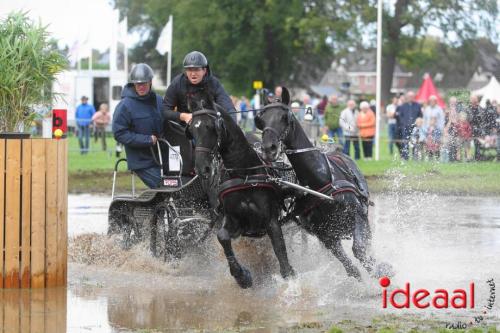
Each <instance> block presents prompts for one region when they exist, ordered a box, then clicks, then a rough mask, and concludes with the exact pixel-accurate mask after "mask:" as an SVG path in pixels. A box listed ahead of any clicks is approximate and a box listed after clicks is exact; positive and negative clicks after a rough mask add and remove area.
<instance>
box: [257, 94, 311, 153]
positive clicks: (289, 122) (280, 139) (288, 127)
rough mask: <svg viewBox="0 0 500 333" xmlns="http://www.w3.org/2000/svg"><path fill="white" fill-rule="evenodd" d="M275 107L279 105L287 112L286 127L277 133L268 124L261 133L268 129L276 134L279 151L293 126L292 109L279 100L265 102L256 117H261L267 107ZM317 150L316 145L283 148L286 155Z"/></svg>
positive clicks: (281, 149)
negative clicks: (269, 102)
mask: <svg viewBox="0 0 500 333" xmlns="http://www.w3.org/2000/svg"><path fill="white" fill-rule="evenodd" d="M276 107H279V108H281V109H282V110H285V111H286V112H287V124H286V129H285V130H284V131H283V132H282V133H281V134H280V133H278V131H277V130H275V129H274V128H272V127H269V126H268V127H264V128H263V129H262V135H264V133H265V132H266V131H270V132H272V133H274V135H276V137H277V138H278V143H279V151H280V152H281V151H283V146H285V144H284V143H283V141H284V140H285V138H286V137H287V136H288V135H289V134H290V130H291V127H292V126H293V119H292V117H293V114H292V111H291V110H290V108H289V107H288V105H286V104H284V103H281V102H275V103H271V104H267V105H266V106H264V108H263V109H262V111H260V112H259V113H258V115H257V117H261V116H262V115H263V114H264V112H266V111H267V110H269V109H272V108H276ZM285 148H286V146H285ZM317 150H319V149H318V148H316V147H311V148H302V149H285V150H284V153H285V154H287V155H289V154H299V153H305V152H309V151H317Z"/></svg>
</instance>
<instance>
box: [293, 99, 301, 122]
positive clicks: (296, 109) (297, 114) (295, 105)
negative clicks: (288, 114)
mask: <svg viewBox="0 0 500 333" xmlns="http://www.w3.org/2000/svg"><path fill="white" fill-rule="evenodd" d="M290 106H291V108H292V113H293V115H294V116H295V118H297V120H298V121H299V122H302V121H303V120H304V108H303V107H301V106H300V103H299V102H293V103H292V104H291V105H290Z"/></svg>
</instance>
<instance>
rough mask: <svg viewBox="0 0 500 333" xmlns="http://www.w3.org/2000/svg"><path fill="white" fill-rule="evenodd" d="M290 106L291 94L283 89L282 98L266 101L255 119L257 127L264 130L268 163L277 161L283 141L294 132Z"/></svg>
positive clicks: (263, 136) (264, 150)
mask: <svg viewBox="0 0 500 333" xmlns="http://www.w3.org/2000/svg"><path fill="white" fill-rule="evenodd" d="M289 104H290V93H289V92H288V89H287V88H285V87H283V92H282V95H281V98H279V99H277V100H274V101H265V102H264V108H263V110H262V111H260V112H259V113H258V114H257V116H256V117H255V126H256V127H257V128H258V129H260V130H262V152H263V155H264V156H263V157H264V159H265V160H266V161H267V162H271V161H276V159H277V158H278V156H279V154H280V153H281V151H280V149H279V148H280V147H281V145H282V144H283V141H285V139H286V138H287V136H288V135H290V133H291V132H293V129H294V121H295V119H294V116H293V114H292V111H291V110H290V107H289Z"/></svg>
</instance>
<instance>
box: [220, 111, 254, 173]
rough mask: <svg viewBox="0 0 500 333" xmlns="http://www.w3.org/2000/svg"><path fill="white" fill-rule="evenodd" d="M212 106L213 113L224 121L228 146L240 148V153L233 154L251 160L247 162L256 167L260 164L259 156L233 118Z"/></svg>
mask: <svg viewBox="0 0 500 333" xmlns="http://www.w3.org/2000/svg"><path fill="white" fill-rule="evenodd" d="M213 105H214V111H216V112H218V113H220V115H221V117H222V119H223V121H224V126H225V127H226V131H227V132H228V133H229V137H227V139H228V144H229V145H238V146H239V147H241V148H240V149H241V151H240V152H236V151H234V153H236V154H235V155H236V156H238V155H239V156H240V157H241V158H245V159H246V158H248V159H251V160H250V161H248V162H249V163H256V165H257V164H261V161H260V158H259V155H257V152H256V151H255V150H254V149H253V148H252V145H251V144H250V143H249V142H248V140H247V138H246V136H245V133H243V130H242V129H241V128H240V127H239V126H238V124H237V123H236V121H234V119H233V117H231V114H230V113H229V112H227V111H226V110H225V109H224V108H223V107H222V106H220V105H219V104H217V103H215V102H214V103H213ZM229 153H231V152H229Z"/></svg>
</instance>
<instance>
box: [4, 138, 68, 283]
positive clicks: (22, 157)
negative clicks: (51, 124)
mask: <svg viewBox="0 0 500 333" xmlns="http://www.w3.org/2000/svg"><path fill="white" fill-rule="evenodd" d="M67 151H68V149H67V141H66V140H52V139H23V140H21V139H0V170H1V174H0V249H1V250H2V254H3V255H2V256H0V272H1V273H2V277H1V279H0V288H44V287H55V286H64V285H66V275H67V265H66V262H67V243H68V241H67V206H68V204H67V199H68V195H67V193H68V187H67V184H68V181H67V180H68V172H67V156H68V155H67Z"/></svg>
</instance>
